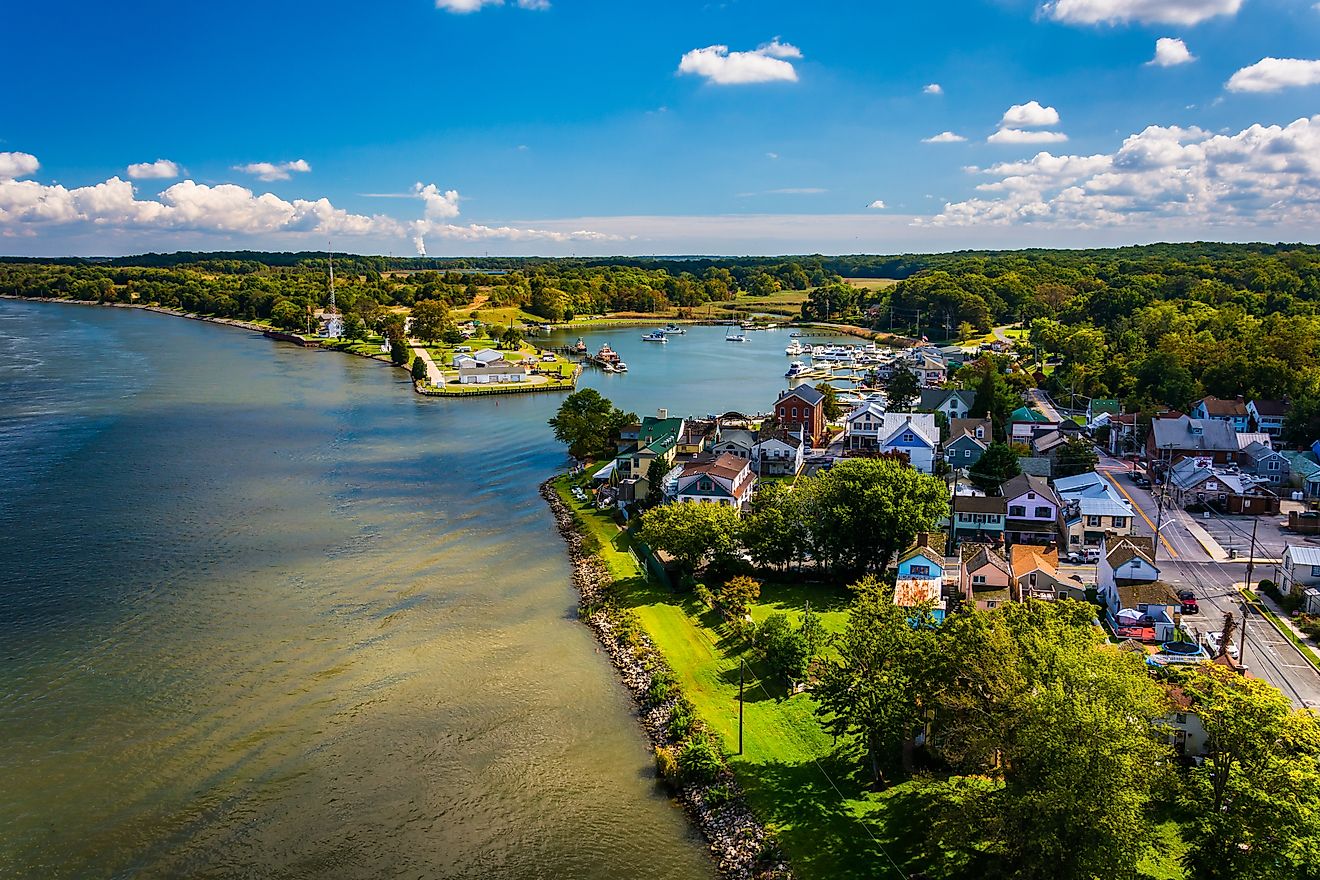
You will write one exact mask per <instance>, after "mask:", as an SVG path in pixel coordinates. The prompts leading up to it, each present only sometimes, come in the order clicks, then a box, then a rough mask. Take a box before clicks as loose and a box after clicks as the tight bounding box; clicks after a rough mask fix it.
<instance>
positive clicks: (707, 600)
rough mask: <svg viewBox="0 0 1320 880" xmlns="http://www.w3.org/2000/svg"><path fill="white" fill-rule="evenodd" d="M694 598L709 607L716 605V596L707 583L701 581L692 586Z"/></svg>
mask: <svg viewBox="0 0 1320 880" xmlns="http://www.w3.org/2000/svg"><path fill="white" fill-rule="evenodd" d="M692 598H694V599H696V600H697V601H698V602H699V603H701V604H702V605H704V606H705V607H707V608H714V607H715V596H714V594H712V593H711V591H710V588H709V587H707V586H706V585H705V584H700V583H699V584H696V585H694V586H693V587H692Z"/></svg>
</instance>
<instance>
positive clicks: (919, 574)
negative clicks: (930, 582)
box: [908, 565, 930, 578]
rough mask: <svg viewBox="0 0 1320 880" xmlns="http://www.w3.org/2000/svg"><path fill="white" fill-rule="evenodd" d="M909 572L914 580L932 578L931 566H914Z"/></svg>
mask: <svg viewBox="0 0 1320 880" xmlns="http://www.w3.org/2000/svg"><path fill="white" fill-rule="evenodd" d="M908 571H909V572H911V574H912V577H914V578H924V577H930V566H929V565H914V566H912V567H911V568H910V569H908Z"/></svg>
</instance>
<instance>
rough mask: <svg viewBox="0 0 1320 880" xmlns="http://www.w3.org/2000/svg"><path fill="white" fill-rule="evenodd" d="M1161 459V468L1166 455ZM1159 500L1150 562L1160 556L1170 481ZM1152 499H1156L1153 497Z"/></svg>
mask: <svg viewBox="0 0 1320 880" xmlns="http://www.w3.org/2000/svg"><path fill="white" fill-rule="evenodd" d="M1157 457H1158V458H1159V459H1160V466H1161V468H1162V467H1163V465H1164V453H1162V452H1161V453H1160V454H1159V455H1158V456H1157ZM1161 489H1162V491H1161V492H1160V497H1159V500H1158V501H1157V502H1156V503H1155V511H1156V512H1155V540H1154V541H1153V542H1152V545H1151V550H1150V561H1151V562H1155V561H1156V560H1157V559H1158V558H1159V555H1160V527H1161V526H1163V525H1164V497H1165V496H1166V495H1168V494H1169V481H1168V480H1165V481H1164V485H1163V486H1162V487H1161ZM1151 497H1154V496H1153V495H1152V496H1151Z"/></svg>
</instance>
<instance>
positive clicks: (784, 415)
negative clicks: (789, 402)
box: [779, 406, 788, 419]
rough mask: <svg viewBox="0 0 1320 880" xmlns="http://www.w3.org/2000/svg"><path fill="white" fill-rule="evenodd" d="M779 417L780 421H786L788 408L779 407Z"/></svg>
mask: <svg viewBox="0 0 1320 880" xmlns="http://www.w3.org/2000/svg"><path fill="white" fill-rule="evenodd" d="M779 417H780V418H781V419H786V418H788V407H786V406H781V407H780V408H779Z"/></svg>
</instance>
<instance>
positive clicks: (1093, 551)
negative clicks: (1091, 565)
mask: <svg viewBox="0 0 1320 880" xmlns="http://www.w3.org/2000/svg"><path fill="white" fill-rule="evenodd" d="M1083 555H1084V556H1085V558H1086V561H1087V562H1099V561H1100V548H1099V547H1087V548H1086V552H1085V553H1084V554H1083Z"/></svg>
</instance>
